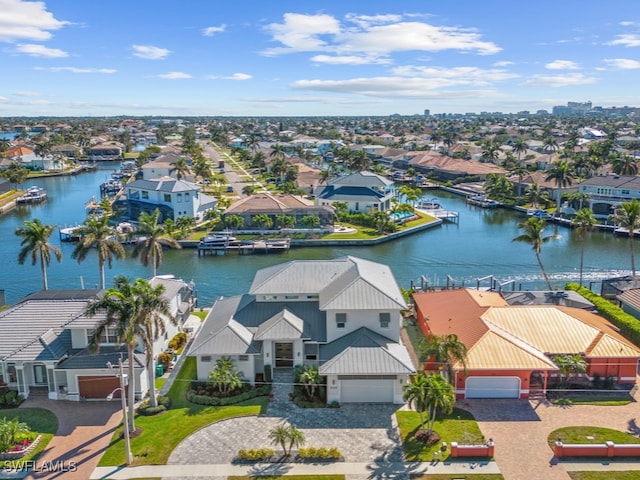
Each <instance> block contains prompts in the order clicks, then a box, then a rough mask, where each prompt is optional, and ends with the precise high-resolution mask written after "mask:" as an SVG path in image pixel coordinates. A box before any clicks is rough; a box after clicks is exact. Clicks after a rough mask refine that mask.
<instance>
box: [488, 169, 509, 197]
mask: <svg viewBox="0 0 640 480" xmlns="http://www.w3.org/2000/svg"><path fill="white" fill-rule="evenodd" d="M484 191H485V193H486V194H487V197H488V198H492V199H494V200H499V201H504V200H508V199H510V198H513V184H512V183H511V182H510V181H509V179H508V178H507V177H505V176H504V175H502V174H499V173H490V174H489V175H487V181H486V182H484Z"/></svg>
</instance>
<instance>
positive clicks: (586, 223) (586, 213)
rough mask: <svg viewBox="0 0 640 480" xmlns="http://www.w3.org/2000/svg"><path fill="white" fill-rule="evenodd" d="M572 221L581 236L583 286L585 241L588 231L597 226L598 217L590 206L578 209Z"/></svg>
mask: <svg viewBox="0 0 640 480" xmlns="http://www.w3.org/2000/svg"><path fill="white" fill-rule="evenodd" d="M572 223H573V224H574V225H576V232H578V237H580V286H582V270H583V267H584V242H585V239H586V238H587V232H590V231H591V230H593V228H594V227H595V226H596V218H595V217H594V216H593V212H592V211H591V210H590V209H588V208H583V209H581V210H578V212H577V213H576V216H575V217H574V219H573V221H572Z"/></svg>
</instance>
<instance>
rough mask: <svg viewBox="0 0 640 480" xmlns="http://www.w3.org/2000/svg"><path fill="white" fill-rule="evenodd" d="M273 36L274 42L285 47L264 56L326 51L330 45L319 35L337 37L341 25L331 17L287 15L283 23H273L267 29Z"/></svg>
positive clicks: (271, 50)
mask: <svg viewBox="0 0 640 480" xmlns="http://www.w3.org/2000/svg"><path fill="white" fill-rule="evenodd" d="M266 29H267V31H269V32H270V33H271V34H272V35H273V40H274V41H276V42H280V43H281V44H282V45H284V46H283V47H276V48H270V49H267V50H265V51H264V52H263V54H264V55H278V54H281V53H290V52H310V51H318V50H326V49H327V48H328V47H329V44H328V43H327V42H325V41H324V40H322V39H320V38H318V36H319V35H336V34H338V33H340V24H339V22H338V20H336V19H335V18H334V17H332V16H331V15H325V14H318V15H303V14H299V13H285V14H284V22H283V23H271V24H269V25H267V27H266Z"/></svg>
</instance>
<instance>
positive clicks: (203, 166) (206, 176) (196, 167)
mask: <svg viewBox="0 0 640 480" xmlns="http://www.w3.org/2000/svg"><path fill="white" fill-rule="evenodd" d="M193 174H194V175H195V176H196V178H201V179H202V180H203V181H204V180H211V167H210V166H209V162H208V161H207V159H206V158H204V157H199V158H198V159H196V161H195V162H193Z"/></svg>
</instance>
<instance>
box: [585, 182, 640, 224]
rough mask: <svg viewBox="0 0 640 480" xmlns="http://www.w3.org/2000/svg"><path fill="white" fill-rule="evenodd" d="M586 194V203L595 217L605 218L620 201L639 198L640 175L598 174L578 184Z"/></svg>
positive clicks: (613, 210)
mask: <svg viewBox="0 0 640 480" xmlns="http://www.w3.org/2000/svg"><path fill="white" fill-rule="evenodd" d="M578 192H580V193H584V194H586V195H588V197H589V198H588V204H589V206H590V208H591V210H592V211H593V214H594V216H595V217H596V218H599V219H607V218H608V217H609V215H611V214H613V213H614V212H615V209H616V208H617V207H618V206H619V205H620V204H621V203H622V202H630V201H631V200H633V199H640V177H638V176H635V175H599V176H595V177H591V178H588V179H587V180H585V181H584V182H581V183H580V184H579V185H578Z"/></svg>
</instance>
